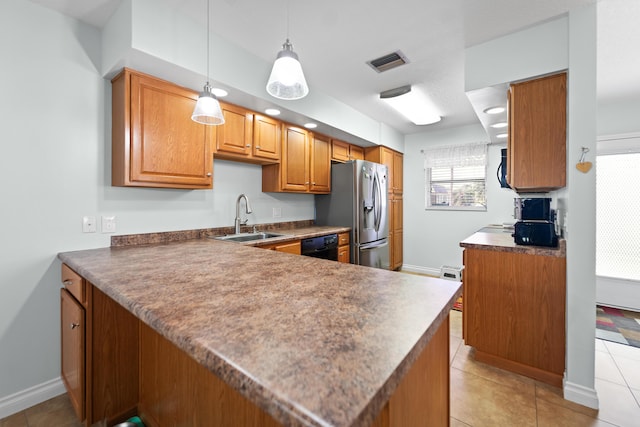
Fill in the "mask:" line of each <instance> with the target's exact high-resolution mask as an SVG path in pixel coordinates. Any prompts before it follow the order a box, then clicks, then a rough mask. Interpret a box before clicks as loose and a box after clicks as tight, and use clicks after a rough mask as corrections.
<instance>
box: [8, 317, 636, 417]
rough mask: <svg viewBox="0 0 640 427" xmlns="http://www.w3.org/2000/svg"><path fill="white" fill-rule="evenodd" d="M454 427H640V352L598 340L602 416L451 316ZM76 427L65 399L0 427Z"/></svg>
mask: <svg viewBox="0 0 640 427" xmlns="http://www.w3.org/2000/svg"><path fill="white" fill-rule="evenodd" d="M450 349H451V351H450V359H451V426H452V427H464V426H472V427H482V426H491V427H498V426H508V427H512V426H533V427H545V426H549V427H556V426H562V427H565V426H571V427H573V426H575V427H596V426H607V427H611V426H618V427H639V426H640V405H639V402H640V349H639V348H634V347H629V346H625V345H622V344H616V343H611V342H608V341H601V340H596V389H597V390H598V398H599V400H600V410H599V411H595V410H593V409H589V408H586V407H584V406H580V405H577V404H575V403H572V402H569V401H567V400H564V399H563V398H562V391H561V390H560V389H557V388H554V387H550V386H548V385H545V384H542V383H540V382H537V381H534V380H532V379H529V378H526V377H523V376H520V375H516V374H512V373H510V372H506V371H503V370H500V369H497V368H493V367H491V366H488V365H485V364H482V363H479V362H476V361H474V360H473V357H472V353H473V350H472V349H471V348H470V347H468V346H466V345H464V343H463V342H462V315H461V313H459V312H457V311H452V312H451V346H450ZM36 426H37V427H41V426H42V427H51V426H55V427H72V426H80V423H78V422H77V420H76V419H75V415H74V413H73V410H72V408H71V404H70V402H69V399H68V397H67V395H66V394H64V395H61V396H58V397H55V398H53V399H51V400H48V401H46V402H43V403H41V404H39V405H36V406H34V407H32V408H29V409H26V410H24V411H22V412H19V413H17V414H14V415H12V416H10V417H8V418H5V419H2V420H0V427H36Z"/></svg>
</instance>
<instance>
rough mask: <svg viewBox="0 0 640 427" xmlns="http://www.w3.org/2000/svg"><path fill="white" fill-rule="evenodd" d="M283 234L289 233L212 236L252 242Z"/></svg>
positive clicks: (217, 238)
mask: <svg viewBox="0 0 640 427" xmlns="http://www.w3.org/2000/svg"><path fill="white" fill-rule="evenodd" d="M283 236H287V235H286V234H278V233H268V232H260V233H240V234H227V235H226V236H211V238H212V239H216V240H227V241H231V242H251V241H253V240H264V239H270V238H272V237H283Z"/></svg>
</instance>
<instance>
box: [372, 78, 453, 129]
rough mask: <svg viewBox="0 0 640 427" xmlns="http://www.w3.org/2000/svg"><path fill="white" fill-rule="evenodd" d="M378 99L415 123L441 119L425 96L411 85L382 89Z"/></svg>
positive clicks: (434, 121)
mask: <svg viewBox="0 0 640 427" xmlns="http://www.w3.org/2000/svg"><path fill="white" fill-rule="evenodd" d="M380 99H382V100H383V101H385V102H386V103H387V104H389V105H390V106H391V107H393V108H394V109H395V110H396V111H398V112H399V113H400V114H402V115H403V116H405V117H406V118H407V119H409V120H410V121H411V122H413V123H414V124H416V125H430V124H433V123H437V122H439V121H440V120H441V119H442V118H441V117H440V116H439V115H438V113H436V112H435V109H434V108H433V107H432V106H431V103H430V102H429V100H428V99H427V98H426V96H424V95H422V94H421V93H419V92H417V91H415V90H412V89H411V86H402V87H399V88H396V89H391V90H387V91H384V92H382V93H380Z"/></svg>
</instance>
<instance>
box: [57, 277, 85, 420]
mask: <svg viewBox="0 0 640 427" xmlns="http://www.w3.org/2000/svg"><path fill="white" fill-rule="evenodd" d="M60 314H61V316H60V319H61V323H60V327H61V329H60V332H61V333H60V336H61V350H62V352H61V359H62V364H61V377H62V381H63V382H64V385H65V387H66V389H67V392H68V393H69V398H70V400H71V405H72V406H73V410H74V411H75V413H76V415H77V417H78V419H79V420H81V421H82V420H84V418H85V378H86V372H85V358H84V353H85V325H86V323H85V311H84V308H83V307H82V306H81V305H80V304H79V303H78V302H77V301H76V300H75V298H74V297H72V296H71V294H70V293H69V292H68V291H67V290H65V289H60Z"/></svg>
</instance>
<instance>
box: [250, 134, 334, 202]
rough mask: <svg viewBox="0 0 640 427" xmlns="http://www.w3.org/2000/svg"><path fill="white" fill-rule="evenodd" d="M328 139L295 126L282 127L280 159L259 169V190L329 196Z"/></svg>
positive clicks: (329, 147) (329, 164)
mask: <svg viewBox="0 0 640 427" xmlns="http://www.w3.org/2000/svg"><path fill="white" fill-rule="evenodd" d="M330 168H331V144H330V140H329V138H326V137H323V136H321V135H315V134H313V133H310V132H308V131H306V130H304V129H302V128H299V127H297V126H293V125H289V124H283V125H282V159H281V162H280V163H279V164H273V165H264V166H262V191H264V192H291V193H329V192H330V191H331V173H330V172H331V169H330Z"/></svg>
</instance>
